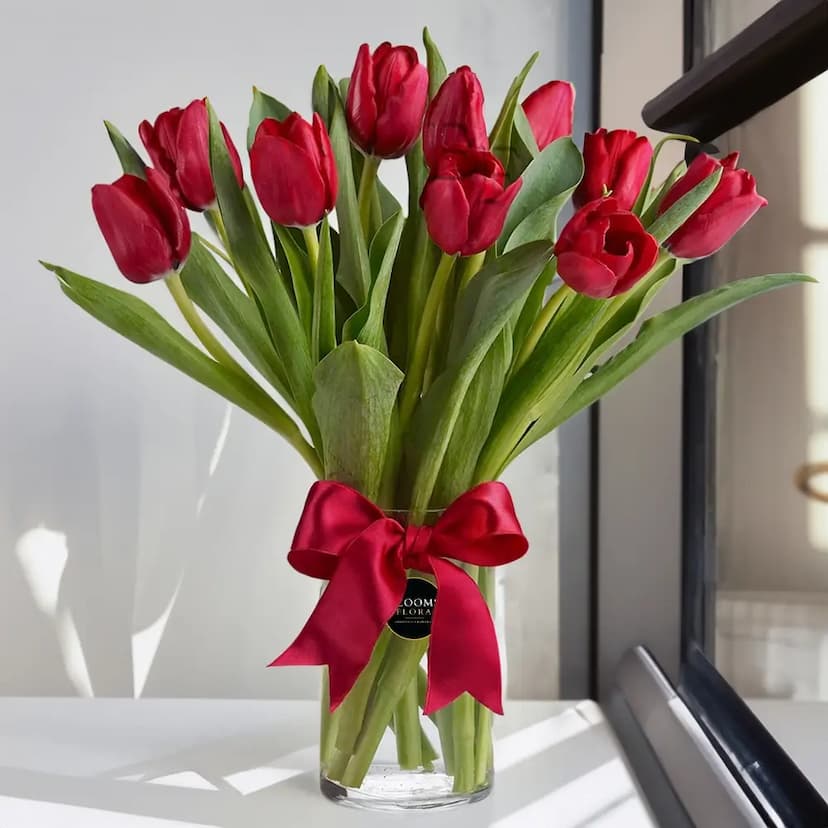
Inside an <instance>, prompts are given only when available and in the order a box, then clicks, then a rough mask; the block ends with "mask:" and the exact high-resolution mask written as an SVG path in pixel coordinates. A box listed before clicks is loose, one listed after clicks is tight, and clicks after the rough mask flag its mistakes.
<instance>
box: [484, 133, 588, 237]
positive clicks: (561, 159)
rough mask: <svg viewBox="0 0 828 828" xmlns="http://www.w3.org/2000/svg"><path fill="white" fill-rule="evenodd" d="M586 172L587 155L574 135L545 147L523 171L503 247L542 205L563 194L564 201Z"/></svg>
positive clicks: (507, 223)
mask: <svg viewBox="0 0 828 828" xmlns="http://www.w3.org/2000/svg"><path fill="white" fill-rule="evenodd" d="M583 174H584V159H583V158H582V157H581V153H580V152H579V151H578V148H577V147H576V146H575V144H574V143H573V142H572V139H571V138H558V140H557V141H553V142H552V143H551V144H549V145H548V146H547V147H544V149H543V151H542V152H540V153H538V156H537V158H535V160H534V161H532V163H531V164H530V165H529V166H528V167H527V168H526V170H525V172H524V173H523V185H522V186H521V188H520V192H518V194H517V196H516V197H515V200H514V201H513V202H512V206H511V208H510V209H509V213H508V215H507V216H506V222H505V224H504V225H503V232H502V233H501V234H500V246H501V247H504V246H505V245H506V243H507V242H508V241H509V237H510V236H511V235H512V233H514V232H515V229H516V228H517V227H518V225H520V223H521V222H522V221H523V220H524V219H526V218H527V217H528V216H529V215H530V214H531V213H533V212H534V211H535V210H537V209H538V208H539V207H542V206H543V205H545V204H546V203H547V202H550V201H558V200H560V199H561V198H563V201H565V200H566V197H568V196H569V194H570V193H571V192H572V191H573V190H574V189H575V188H576V187H577V186H578V183H579V182H580V180H581V176H583ZM561 203H562V202H561Z"/></svg>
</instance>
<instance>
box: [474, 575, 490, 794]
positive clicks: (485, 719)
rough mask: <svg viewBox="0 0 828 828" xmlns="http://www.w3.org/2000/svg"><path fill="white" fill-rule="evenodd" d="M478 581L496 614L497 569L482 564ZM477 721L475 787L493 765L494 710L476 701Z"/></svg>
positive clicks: (481, 782)
mask: <svg viewBox="0 0 828 828" xmlns="http://www.w3.org/2000/svg"><path fill="white" fill-rule="evenodd" d="M477 583H478V585H479V587H480V593H481V595H482V596H483V599H484V600H485V601H486V604H487V605H488V607H489V610H490V611H491V613H492V616H494V598H495V570H494V568H493V567H490V566H485V567H484V566H482V567H480V570H479V572H478V576H477ZM475 707H476V722H475V733H474V787H475V789H477V788H480V787H482V786H483V785H485V784H486V780H487V779H488V776H489V770H490V769H491V766H492V758H493V757H492V748H493V746H492V711H491V710H489V708H488V707H486V706H485V705H483V704H480V702H475Z"/></svg>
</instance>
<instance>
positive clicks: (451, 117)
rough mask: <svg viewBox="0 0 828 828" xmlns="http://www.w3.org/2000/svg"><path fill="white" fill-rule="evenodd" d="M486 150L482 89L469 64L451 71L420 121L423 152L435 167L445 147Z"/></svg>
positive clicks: (447, 148) (430, 165)
mask: <svg viewBox="0 0 828 828" xmlns="http://www.w3.org/2000/svg"><path fill="white" fill-rule="evenodd" d="M466 149H472V150H488V149H489V136H488V133H487V132H486V121H485V120H484V118H483V89H482V88H481V86H480V81H479V80H478V78H477V75H475V74H474V72H472V70H471V69H469V67H468V66H461V67H460V68H459V69H458V70H457V71H456V72H452V73H451V74H450V75H449V76H448V77H447V78H446V79H445V80H444V81H443V84H442V86H440V88H439V89H438V90H437V94H436V95H435V96H434V100H433V101H432V102H431V104H429V107H428V110H427V111H426V115H425V122H424V123H423V154H424V155H425V160H426V164H428V166H429V167H434V166H435V165H436V164H437V161H438V159H439V157H440V155H441V154H442V153H443V152H445V151H446V150H459V151H462V150H466Z"/></svg>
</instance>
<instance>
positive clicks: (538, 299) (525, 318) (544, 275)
mask: <svg viewBox="0 0 828 828" xmlns="http://www.w3.org/2000/svg"><path fill="white" fill-rule="evenodd" d="M554 277H555V263H554V262H551V263H550V264H548V265H547V266H546V267H545V268H544V269H543V270H542V271H541V274H540V276H538V278H537V279H536V280H535V284H534V285H532V288H531V290H530V291H529V294H528V295H527V297H526V301H525V302H524V303H523V307H522V308H521V310H520V314H519V315H518V318H517V321H516V322H515V326H514V330H513V331H512V348H513V349H514V352H515V353H516V354H519V353H520V349H521V348H522V347H523V343H524V342H525V341H526V337H527V335H528V334H529V331H530V330H531V328H532V325H534V323H535V320H536V319H537V318H538V314H539V313H540V312H541V308H542V307H543V300H544V297H545V295H546V289H547V288H548V287H549V285H551V284H552V280H553V279H554Z"/></svg>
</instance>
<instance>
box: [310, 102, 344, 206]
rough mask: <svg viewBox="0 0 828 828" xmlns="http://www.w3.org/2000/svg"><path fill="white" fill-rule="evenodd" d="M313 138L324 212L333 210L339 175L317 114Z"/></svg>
mask: <svg viewBox="0 0 828 828" xmlns="http://www.w3.org/2000/svg"><path fill="white" fill-rule="evenodd" d="M313 136H314V141H315V144H316V150H317V152H318V158H319V173H320V175H321V176H322V183H323V184H324V185H325V210H326V211H328V210H333V208H334V206H335V205H336V197H337V194H338V192H339V173H338V172H337V170H336V158H335V156H334V154H333V147H331V138H330V136H329V135H328V130H327V129H326V127H325V122H324V121H323V120H322V119H321V118H320V117H319V113H318V112H314V113H313Z"/></svg>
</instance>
